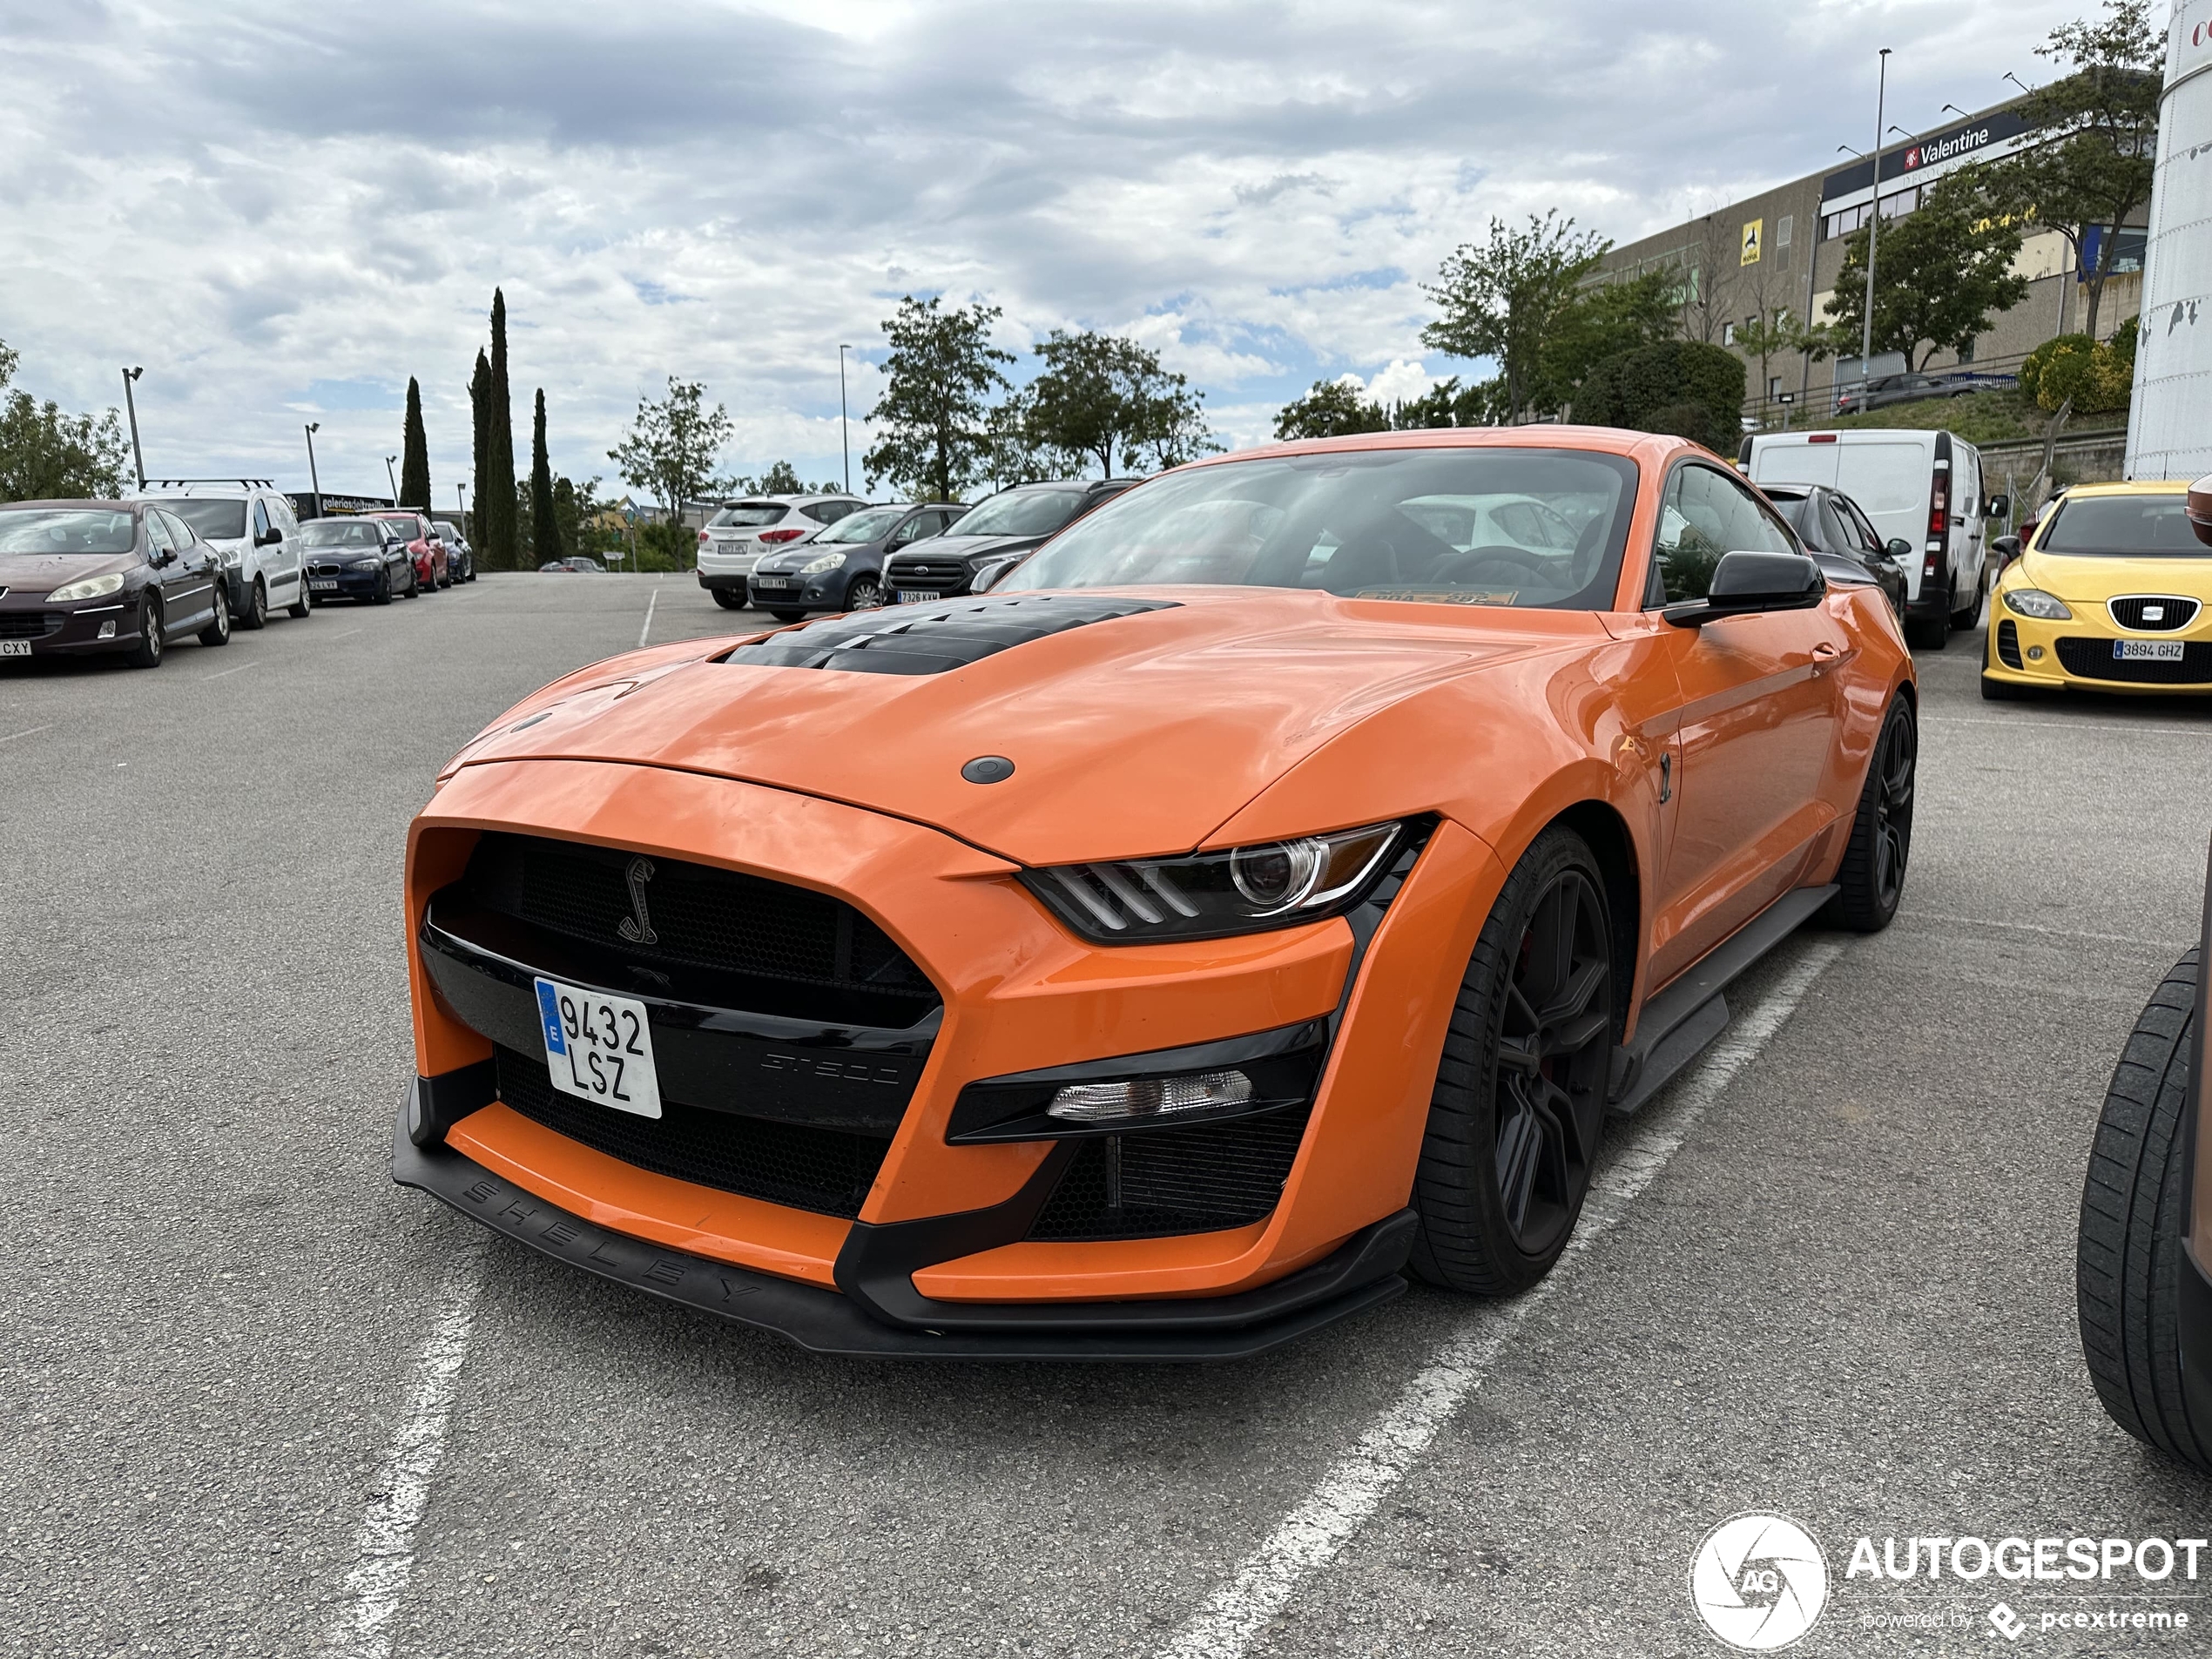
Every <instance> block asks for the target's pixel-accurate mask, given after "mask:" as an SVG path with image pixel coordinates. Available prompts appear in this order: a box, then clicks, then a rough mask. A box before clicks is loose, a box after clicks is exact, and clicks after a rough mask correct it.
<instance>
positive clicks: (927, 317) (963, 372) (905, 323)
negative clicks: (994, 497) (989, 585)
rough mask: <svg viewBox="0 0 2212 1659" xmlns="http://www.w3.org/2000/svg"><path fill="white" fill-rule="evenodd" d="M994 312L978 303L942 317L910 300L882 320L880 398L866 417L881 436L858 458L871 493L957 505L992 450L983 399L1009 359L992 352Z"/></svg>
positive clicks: (932, 304)
mask: <svg viewBox="0 0 2212 1659" xmlns="http://www.w3.org/2000/svg"><path fill="white" fill-rule="evenodd" d="M998 320H999V308H998V307H996V306H987V305H983V304H981V303H980V302H979V303H977V304H974V305H968V306H960V307H954V309H953V310H950V311H947V310H945V309H944V308H943V307H942V306H941V304H940V303H939V301H938V300H937V299H935V298H934V297H933V298H931V299H929V300H917V299H915V298H914V296H913V295H912V294H908V295H907V296H906V297H905V298H904V299H902V300H900V302H899V309H898V312H897V314H895V315H894V316H891V317H887V318H886V319H885V320H884V323H883V332H884V333H885V334H887V335H888V336H889V337H890V341H891V351H890V354H889V356H888V357H887V359H886V360H885V361H884V363H883V365H882V368H883V374H884V376H885V385H884V389H883V395H882V396H881V397H880V399H878V400H877V401H876V405H875V408H873V409H872V410H870V411H869V412H868V418H869V420H871V421H873V422H875V425H876V429H877V432H878V433H879V436H878V438H877V440H876V443H875V447H874V448H872V449H870V450H869V451H868V452H867V455H865V456H864V457H862V459H861V462H860V464H861V465H862V466H863V467H865V468H866V469H867V475H868V483H869V487H870V488H871V489H873V487H874V485H875V482H876V481H877V480H878V479H882V478H888V479H889V480H890V481H891V482H893V483H894V484H896V485H897V486H899V488H900V489H907V490H914V491H917V492H926V493H927V496H929V498H930V499H932V500H937V501H956V500H958V499H959V498H960V496H961V492H962V491H964V490H965V489H967V488H968V484H969V483H970V482H973V481H974V479H975V478H976V477H977V476H978V475H979V472H980V469H981V465H982V462H983V460H984V457H985V455H987V453H988V449H989V447H990V436H989V408H988V404H989V399H990V397H991V395H992V394H993V393H995V392H1001V391H1003V390H1005V389H1006V387H1007V379H1006V376H1005V375H1004V374H1001V373H1000V372H999V365H1000V364H1001V363H1010V362H1012V361H1014V354H1012V353H1011V352H1005V351H1001V350H1000V349H999V348H998V347H995V346H994V345H992V344H991V327H992V325H993V324H994V323H995V322H997V321H998Z"/></svg>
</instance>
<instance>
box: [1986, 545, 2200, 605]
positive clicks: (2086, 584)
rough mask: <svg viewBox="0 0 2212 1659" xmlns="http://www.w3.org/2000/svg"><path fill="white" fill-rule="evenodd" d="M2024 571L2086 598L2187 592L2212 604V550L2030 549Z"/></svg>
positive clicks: (2063, 593)
mask: <svg viewBox="0 0 2212 1659" xmlns="http://www.w3.org/2000/svg"><path fill="white" fill-rule="evenodd" d="M2020 575H2021V577H2023V578H2024V579H2025V580H2026V582H2027V585H2028V586H2029V587H2031V588H2040V589H2042V590H2043V591H2044V592H2046V593H2052V594H2056V595H2057V596H2058V597H2060V598H2061V599H2068V600H2079V601H2080V602H2081V603H2082V604H2103V603H2104V602H2105V601H2106V600H2107V599H2110V598H2112V597H2114V596H2115V595H2118V594H2123V593H2179V594H2187V595H2188V596H2190V597H2194V598H2197V599H2201V600H2202V601H2204V602H2205V603H2207V604H2212V551H2209V552H2208V553H2207V554H2206V555H2205V556H2203V557H2201V558H2200V557H2196V556H2192V555H2189V554H2170V553H2168V554H2160V555H2157V556H2153V557H2149V558H2129V557H2128V556H2124V555H2123V556H2103V555H2092V556H2087V557H2083V556H2069V555H2067V554H2063V553H2030V554H2028V555H2027V556H2025V557H2024V558H2022V559H2021V561H2020Z"/></svg>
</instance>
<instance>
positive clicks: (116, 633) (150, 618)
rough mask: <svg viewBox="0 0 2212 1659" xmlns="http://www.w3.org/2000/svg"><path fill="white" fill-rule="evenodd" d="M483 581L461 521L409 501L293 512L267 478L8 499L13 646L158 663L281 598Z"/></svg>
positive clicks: (7, 593)
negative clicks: (110, 496)
mask: <svg viewBox="0 0 2212 1659" xmlns="http://www.w3.org/2000/svg"><path fill="white" fill-rule="evenodd" d="M474 580H475V558H474V556H472V555H471V554H470V552H469V545H468V543H466V542H465V541H463V540H462V538H461V536H460V535H459V533H458V532H457V531H455V530H453V529H452V528H451V526H450V524H449V523H440V522H435V521H433V520H431V519H430V518H428V516H425V515H423V514H421V513H418V512H415V511H414V510H412V509H405V508H398V509H382V510H380V511H376V512H373V513H367V514H363V515H361V516H358V517H347V518H311V519H309V520H307V522H306V523H300V520H299V519H298V518H297V517H296V516H294V515H293V510H292V506H291V503H290V502H287V500H286V499H285V498H284V496H282V495H280V494H279V493H278V492H277V491H276V490H275V489H272V488H271V487H270V486H269V485H268V484H266V482H262V481H259V480H254V479H228V480H212V481H211V480H206V479H166V480H163V481H161V482H158V484H149V486H148V487H147V489H145V491H144V492H143V493H139V494H136V495H133V496H130V497H128V498H126V499H124V500H119V501H31V502H9V503H7V504H5V505H0V657H47V656H55V657H75V656H87V655H98V654H104V653H110V652H112V653H116V654H118V655H120V656H121V657H122V658H123V659H124V660H125V662H126V663H128V664H131V665H132V667H134V668H152V667H153V666H155V665H156V664H158V663H159V662H160V661H161V659H162V657H163V655H164V654H165V652H166V651H167V650H168V648H169V647H170V646H171V645H172V644H178V643H179V642H180V641H182V640H185V639H187V638H192V639H197V640H199V643H200V644H203V645H226V644H229V643H230V637H231V631H232V629H233V627H234V626H235V627H239V628H249V629H251V628H261V627H265V626H266V625H267V624H268V620H269V617H270V615H271V613H272V611H273V610H278V609H281V610H284V611H285V612H286V613H287V614H288V615H290V616H293V617H306V616H307V613H308V612H309V610H311V609H313V608H314V606H316V605H320V604H327V603H328V602H330V601H333V600H338V599H354V600H359V601H362V602H364V603H367V604H390V603H391V602H392V601H393V600H394V599H405V598H412V597H415V595H416V594H419V593H431V592H435V591H436V590H438V589H440V588H444V587H450V586H451V585H452V584H453V583H455V582H473V581H474Z"/></svg>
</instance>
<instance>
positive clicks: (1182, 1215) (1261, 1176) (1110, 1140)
mask: <svg viewBox="0 0 2212 1659" xmlns="http://www.w3.org/2000/svg"><path fill="white" fill-rule="evenodd" d="M1311 1115H1312V1108H1311V1107H1310V1106H1298V1107H1295V1108H1290V1109H1285V1110H1282V1111H1279V1112H1267V1113H1264V1114H1263V1115H1261V1116H1257V1117H1238V1118H1231V1119H1229V1120H1228V1121H1227V1122H1225V1123H1194V1124H1192V1125H1191V1126H1190V1128H1189V1129H1157V1130H1144V1131H1143V1133H1141V1134H1134V1135H1110V1136H1101V1137H1100V1138H1098V1139H1096V1140H1087V1141H1085V1142H1084V1143H1082V1150H1081V1151H1079V1152H1077V1153H1076V1157H1075V1160H1074V1162H1072V1163H1069V1166H1068V1170H1067V1173H1066V1174H1064V1175H1062V1177H1060V1184H1059V1185H1058V1186H1057V1187H1055V1189H1054V1190H1053V1194H1052V1197H1050V1198H1049V1200H1047V1201H1046V1204H1045V1207H1044V1209H1043V1210H1042V1211H1040V1212H1039V1214H1038V1216H1037V1218H1036V1220H1035V1222H1033V1223H1032V1224H1030V1227H1029V1237H1030V1238H1040V1239H1095V1238H1161V1237H1163V1236H1165V1235H1168V1234H1171V1233H1203V1232H1218V1231H1222V1230H1223V1229H1224V1228H1228V1227H1242V1226H1244V1225H1245V1224H1247V1223H1249V1222H1254V1221H1258V1220H1259V1219H1261V1218H1262V1217H1264V1216H1266V1215H1267V1214H1268V1213H1269V1212H1270V1211H1272V1210H1273V1209H1274V1208H1275V1204H1276V1201H1277V1200H1278V1199H1279V1198H1280V1197H1282V1195H1283V1182H1284V1180H1285V1177H1288V1176H1289V1174H1290V1172H1291V1163H1292V1162H1293V1161H1294V1160H1295V1159H1296V1158H1297V1157H1298V1144H1299V1143H1300V1142H1302V1141H1303V1140H1304V1139H1305V1123H1306V1119H1307V1118H1308V1116H1311Z"/></svg>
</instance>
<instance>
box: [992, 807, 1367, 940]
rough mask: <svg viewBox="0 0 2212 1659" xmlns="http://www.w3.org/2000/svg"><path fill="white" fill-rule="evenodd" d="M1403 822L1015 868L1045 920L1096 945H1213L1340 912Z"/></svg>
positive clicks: (1359, 891)
mask: <svg viewBox="0 0 2212 1659" xmlns="http://www.w3.org/2000/svg"><path fill="white" fill-rule="evenodd" d="M1405 827H1406V826H1404V825H1402V824H1395V823H1393V824H1372V825H1369V826H1367V827H1366V828H1365V829H1355V830H1338V831H1335V832H1333V833H1330V834H1326V835H1307V836H1303V837H1301V838H1299V839H1298V840H1294V841H1269V842H1266V843H1264V844H1263V845H1261V846H1239V847H1235V848H1232V849H1231V850H1230V851H1227V852H1222V853H1190V854H1187V855H1185V856H1182V857H1177V858H1167V859H1123V860H1115V861H1114V862H1112V863H1099V864H1064V865H1057V866H1055V867H1050V868H1048V869H1042V870H1024V871H1023V872H1022V883H1023V885H1024V886H1026V887H1028V889H1029V891H1030V892H1032V893H1034V894H1036V895H1037V897H1038V898H1040V899H1042V900H1043V901H1044V902H1045V904H1046V905H1047V906H1049V907H1050V908H1051V910H1052V912H1053V914H1055V915H1056V916H1058V917H1059V918H1060V920H1061V921H1064V922H1066V923H1067V924H1068V926H1069V927H1072V928H1074V929H1075V930H1076V932H1077V933H1078V934H1082V936H1083V937H1084V938H1086V939H1089V940H1092V941H1096V942H1097V943H1099V944H1103V945H1126V944H1137V943H1142V942H1143V941H1148V940H1154V939H1217V938H1220V937H1222V936H1223V935H1224V934H1249V933H1258V932H1260V931H1262V930H1264V929H1265V928H1269V927H1294V926H1296V925H1297V924H1298V923H1299V922H1304V921H1318V920H1319V919H1320V918H1321V917H1324V916H1332V915H1335V914H1337V913H1338V912H1339V911H1342V910H1348V909H1350V908H1351V907H1352V906H1353V905H1354V904H1357V903H1358V902H1359V900H1360V899H1362V898H1363V897H1365V896H1366V892H1367V889H1368V888H1369V887H1372V885H1373V883H1374V881H1375V880H1376V878H1377V877H1379V875H1380V874H1381V873H1382V871H1383V869H1384V868H1385V867H1386V865H1387V864H1388V863H1389V860H1390V856H1391V854H1392V853H1393V852H1394V851H1396V849H1397V848H1398V847H1399V846H1403V845H1404V843H1405Z"/></svg>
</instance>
